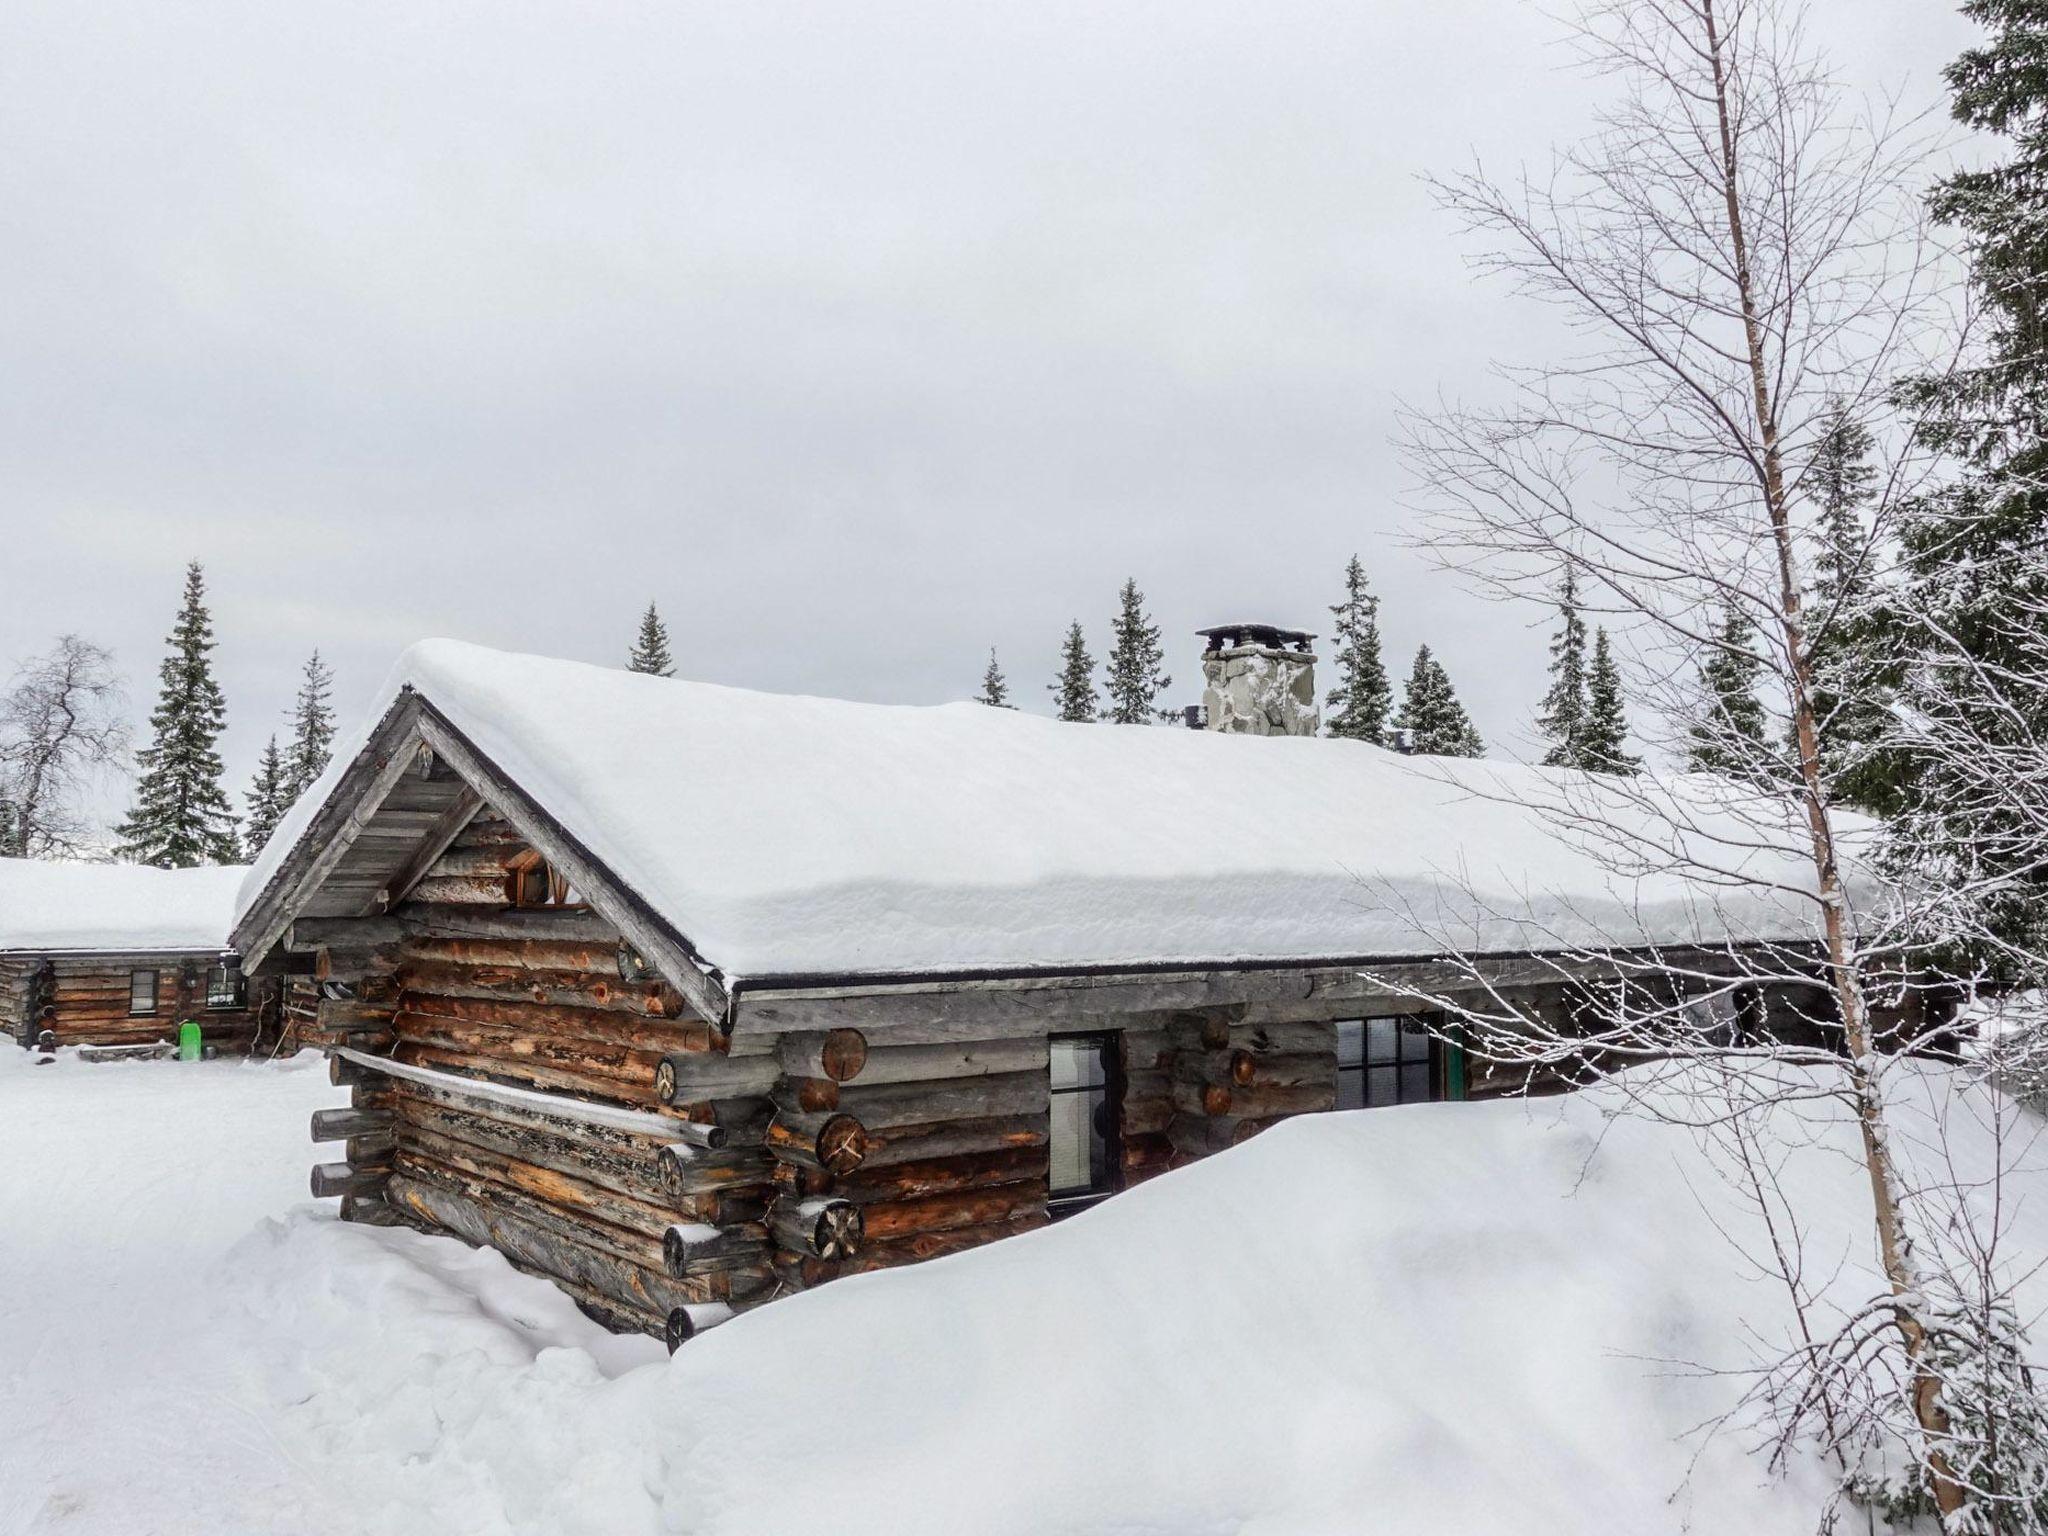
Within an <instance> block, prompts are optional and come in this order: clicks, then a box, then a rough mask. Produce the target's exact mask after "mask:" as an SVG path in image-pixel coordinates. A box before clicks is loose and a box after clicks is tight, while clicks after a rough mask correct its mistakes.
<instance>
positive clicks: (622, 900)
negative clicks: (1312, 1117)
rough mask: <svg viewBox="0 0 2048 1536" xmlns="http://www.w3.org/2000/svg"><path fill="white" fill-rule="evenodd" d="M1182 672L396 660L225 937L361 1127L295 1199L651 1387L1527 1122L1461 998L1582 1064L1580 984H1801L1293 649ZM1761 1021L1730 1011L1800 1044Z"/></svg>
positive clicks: (1702, 895) (1788, 1008)
mask: <svg viewBox="0 0 2048 1536" xmlns="http://www.w3.org/2000/svg"><path fill="white" fill-rule="evenodd" d="M1209 639H1210V642H1211V643H1210V647H1209V652H1208V654H1207V655H1206V656H1205V658H1204V663H1205V676H1206V680H1207V682H1208V684H1209V692H1210V694H1211V695H1213V697H1212V698H1210V700H1209V701H1208V702H1209V710H1208V715H1209V718H1210V719H1211V721H1212V722H1214V724H1215V726H1216V728H1215V729H1210V730H1192V731H1190V730H1174V729H1147V728H1143V727H1135V726H1110V725H1092V724H1091V725H1071V724H1063V723H1059V722H1056V721H1051V720H1047V719H1043V718H1037V717H1033V716H1029V715H1024V714H1021V713H1017V712H1015V711H1010V710H1003V709H992V708H988V707H986V706H983V705H979V704H959V705H945V706H940V707H937V708H908V707H894V706H881V705H871V704H855V703H846V702H841V701H836V700H827V699H816V698H798V697H784V696H776V695H767V694H759V693H751V692H746V691H742V690H737V689H730V688H718V687H711V686H706V685H702V684H696V683H689V682H682V681H676V680H671V679H666V678H659V677H648V676H642V675H638V674H634V673H629V672H623V671H615V670H611V669H607V668H600V667H593V666H587V665H582V664H579V663H574V662H564V661H553V660H546V659H542V658H537V657H528V656H513V655H506V654H502V653H498V652H493V651H488V650H484V649H481V648H479V647H475V646H468V645H461V644H456V643H453V642H447V641H431V642H427V643H425V644H422V645H419V646H416V647H414V648H413V649H412V650H411V651H409V652H408V653H407V654H406V656H405V657H404V658H403V659H402V660H401V662H400V664H399V667H398V669H397V672H396V673H395V675H394V677H393V679H392V681H391V683H390V685H389V687H388V689H387V692H386V694H385V698H384V702H383V704H382V705H381V706H380V710H379V713H378V714H377V716H376V717H375V718H374V719H373V720H372V721H371V722H370V723H369V724H368V725H367V727H366V728H365V729H363V730H362V731H361V732H359V733H358V735H357V737H356V739H355V742H354V744H353V745H352V746H349V747H347V748H345V749H344V750H343V751H341V752H340V753H338V754H337V756H336V758H335V761H334V764H333V766H332V767H331V768H330V769H329V771H328V773H327V775H326V776H325V777H324V778H323V779H322V781H321V782H320V783H319V784H318V785H316V786H315V787H314V788H313V789H312V790H311V791H309V792H308V793H307V794H306V795H305V796H304V797H303V798H302V799H301V800H300V802H299V804H298V805H297V806H296V807H295V808H294V810H293V812H292V813H291V815H290V817H289V818H288V819H287V821H286V822H285V824H284V825H283V826H282V827H281V828H280V829H279V831H278V833H277V835H276V836H275V837H273V839H272V840H271V843H270V846H269V847H268V848H267V849H266V850H265V851H264V854H263V857H262V859H261V860H260V861H259V863H258V864H257V866H256V867H255V869H254V870H253V871H252V872H251V873H250V875H249V876H248V878H247V880H246V882H245V884H244V887H243V892H242V896H241V899H240V901H239V904H238V913H237V917H236V920H235V924H234V929H233V940H234V944H235V946H236V947H237V948H238V949H239V950H240V952H241V953H242V954H243V955H244V956H245V957H246V958H247V962H248V964H249V966H250V968H251V970H252V972H253V973H255V974H258V975H269V974H280V975H282V974H290V975H291V976H292V977H293V980H292V983H291V984H292V987H293V995H292V1000H291V1009H290V1013H291V1018H292V1028H293V1029H294V1031H295V1032H296V1034H297V1036H298V1038H300V1039H301V1040H304V1041H307V1042H310V1043H315V1044H321V1045H324V1046H326V1047H327V1048H328V1049H329V1051H330V1054H331V1058H332V1063H333V1072H334V1075H335V1079H336V1081H337V1082H338V1083H343V1084H347V1085H350V1086H351V1088H352V1093H353V1103H352V1106H351V1107H349V1108H347V1109H342V1110H334V1111H327V1112H323V1113H322V1114H320V1115H318V1116H316V1117H315V1121H314V1126H313V1133H314V1137H315V1140H316V1141H320V1142H326V1143H336V1144H339V1147H340V1155H339V1156H338V1157H336V1158H334V1160H332V1161H330V1162H327V1163H323V1164H321V1165H319V1166H318V1167H316V1168H315V1170H314V1173H313V1188H314V1192H315V1194H316V1195H323V1196H338V1197H340V1199H341V1202H342V1214H343V1216H344V1217H345V1218H349V1219H354V1220H361V1221H369V1222H400V1221H402V1222H406V1223H410V1224H413V1225H416V1226H419V1227H421V1228H424V1229H426V1230H430V1231H442V1232H448V1233H453V1234H455V1235H457V1236H459V1237H462V1238H464V1239H467V1240H468V1241H470V1242H472V1243H477V1244H488V1245H490V1246H493V1247H495V1248H497V1249H499V1250H500V1251H501V1252H503V1253H504V1254H505V1255H506V1256H507V1257H508V1258H509V1259H510V1260H511V1261H512V1262H513V1263H514V1264H515V1265H517V1266H519V1267H521V1268H523V1269H526V1270H528V1271H531V1272H532V1273H535V1274H538V1275H542V1276H545V1277H547V1278H549V1279H551V1280H553V1281H554V1282H555V1283H556V1284H557V1285H559V1286H560V1287H561V1288H562V1289H564V1290H565V1291H567V1292H568V1293H569V1294H570V1295H571V1296H573V1297H575V1298H576V1299H577V1300H578V1301H579V1303H581V1304H582V1305H583V1306H584V1307H585V1309H586V1310H587V1311H589V1312H591V1313H592V1314H593V1315H595V1316H598V1317H599V1318H601V1319H602V1320H604V1321H606V1322H608V1323H610V1324H612V1325H613V1326H616V1327H621V1328H639V1329H645V1330H648V1331H651V1332H657V1333H661V1332H665V1333H666V1334H667V1336H668V1338H669V1339H670V1341H671V1343H674V1342H677V1341H679V1340H680V1339H682V1338H684V1337H687V1336H688V1335H689V1334H690V1333H691V1332H692V1331H694V1330H695V1329H697V1328H700V1327H702V1326H705V1325H706V1324H708V1323H711V1322H715V1321H718V1320H720V1319H722V1318H724V1317H726V1316H729V1315H730V1314H731V1312H732V1310H733V1309H736V1308H745V1307H750V1306H754V1305H758V1304H760V1303H761V1302H764V1301H766V1300H769V1299H771V1298H773V1297H775V1296H778V1295H782V1294H786V1293H788V1292H790V1291H793V1290H800V1289H803V1288H805V1287H809V1286H814V1285H818V1284H821V1283H824V1282H826V1281H829V1280H830V1279H832V1278H833V1277H834V1276H838V1275H844V1274H848V1273H854V1272H858V1271H862V1270H869V1269H875V1268H880V1267H885V1266H889V1265H897V1264H905V1263H910V1262H914V1261H917V1260H921V1259H925V1258H930V1257H932V1256H934V1255H938V1254H944V1253H949V1252H953V1251H956V1250H959V1249H963V1248H968V1247H972V1246H974V1245H976V1244H980V1243H986V1242H990V1241H994V1240H996V1239H999V1238H1003V1237H1006V1236H1009V1235H1011V1234H1014V1233H1018V1232H1023V1231H1027V1230H1029V1229H1031V1228H1033V1227H1037V1226H1041V1225H1043V1224H1045V1223H1046V1222H1047V1221H1049V1220H1052V1219H1055V1218H1057V1217H1059V1216H1061V1215H1063V1214H1064V1213H1067V1212H1070V1211H1074V1210H1077V1209H1080V1208H1082V1207H1084V1206H1087V1205H1089V1204H1091V1203H1093V1202H1096V1201H1099V1200H1102V1199H1104V1198H1107V1197H1110V1196H1113V1195H1114V1194H1115V1193H1116V1192H1117V1191H1118V1190H1121V1189H1123V1188H1125V1187H1127V1186H1129V1185H1130V1184H1133V1183H1135V1182H1137V1181H1139V1180H1141V1179H1146V1178H1150V1177H1152V1176H1153V1175H1155V1174H1158V1173H1160V1172H1162V1171H1163V1170H1166V1169H1168V1168H1171V1167H1174V1166H1176V1165H1178V1164H1180V1163H1184V1162H1187V1161H1189V1160H1192V1159H1196V1158H1200V1157H1204V1156H1207V1155H1209V1154H1212V1153H1215V1152H1218V1151H1221V1150H1224V1149H1226V1148H1229V1147H1231V1146H1234V1145H1236V1144H1238V1143H1240V1142H1242V1141H1244V1140H1245V1139H1246V1138H1247V1137H1249V1136H1252V1135H1254V1134H1256V1133H1258V1132H1259V1131H1260V1130H1262V1129H1263V1128H1265V1127H1267V1126H1270V1125H1272V1124H1274V1123H1275V1122H1276V1121H1278V1120H1280V1119H1283V1118H1285V1117H1287V1116H1290V1115H1297V1114H1305V1113H1313V1112H1316V1111H1322V1110H1331V1109H1338V1108H1361V1107H1371V1106H1391V1105H1400V1104H1409V1103H1415V1102H1421V1101H1430V1100H1443V1099H1461V1098H1467V1097H1481V1096H1488V1095H1496V1094H1502V1093H1511V1092H1521V1091H1526V1090H1527V1089H1528V1088H1529V1087H1530V1084H1529V1083H1528V1082H1527V1081H1526V1080H1525V1079H1522V1078H1517V1077H1510V1076H1508V1075H1506V1074H1504V1073H1500V1072H1496V1071H1490V1070H1486V1069H1484V1068H1483V1067H1482V1066H1481V1065H1480V1064H1478V1063H1476V1062H1471V1061H1467V1060H1466V1059H1465V1058H1464V1055H1463V1053H1462V1052H1461V1051H1460V1050H1459V1049H1458V1047H1457V1046H1456V1044H1455V1039H1454V1037H1451V1036H1450V1032H1449V1031H1446V1030H1443V1029H1439V1028H1433V1027H1432V1026H1433V1024H1435V1023H1436V1022H1437V1021H1436V1020H1434V1019H1433V1018H1432V1016H1431V1014H1430V1010H1431V1009H1432V1008H1434V1007H1437V1006H1440V1001H1441V999H1442V998H1443V996H1444V995H1445V989H1447V988H1449V989H1455V988H1458V987H1460V986H1485V987H1488V988H1492V989H1494V990H1495V991H1496V992H1497V994H1498V995H1500V996H1504V997H1514V998H1517V999H1520V1000H1522V1001H1524V1002H1526V1004H1527V1005H1528V1006H1529V1007H1531V1008H1534V1009H1538V1010H1542V1011H1544V1012H1545V1013H1546V1014H1548V1015H1552V1016H1554V1017H1556V1018H1557V1019H1558V1020H1560V1021H1568V1020H1569V1019H1571V1018H1572V1017H1574V1016H1575V1015H1574V1014H1573V1010H1574V1009H1576V1008H1580V1007H1582V1006H1583V1005H1584V1002H1585V998H1586V996H1587V995H1588V994H1587V990H1586V989H1587V988H1588V987H1597V986H1598V985H1600V984H1601V983H1603V982H1604V981H1611V980H1612V978H1613V974H1614V972H1613V966H1614V960H1613V958H1612V954H1613V948H1612V947H1613V946H1619V948H1620V949H1621V950H1623V951H1626V952H1628V953H1630V954H1632V955H1633V956H1634V957H1636V958H1635V959H1634V960H1633V962H1632V965H1631V975H1632V977H1633V981H1632V984H1634V985H1642V984H1644V983H1643V976H1644V973H1645V969H1646V967H1647V966H1649V965H1652V964H1656V963H1660V961H1659V959H1658V958H1657V957H1661V959H1662V961H1668V962H1669V963H1671V964H1672V965H1674V966H1682V967H1683V969H1684V971H1685V972H1686V974H1688V975H1689V976H1691V977H1692V978H1694V979H1695V980H1696V979H1697V978H1698V977H1700V976H1712V975H1714V974H1715V973H1716V968H1717V966H1719V967H1723V968H1724V969H1723V971H1722V973H1723V974H1733V973H1734V972H1733V970H1732V957H1733V956H1734V955H1735V954H1736V953H1737V952H1738V951H1739V950H1740V949H1741V948H1742V947H1743V946H1747V945H1754V944H1771V945H1774V946H1778V947H1779V949H1780V952H1783V951H1784V949H1785V948H1786V947H1788V946H1790V947H1796V946H1798V945H1800V944H1801V943H1803V942H1805V940H1806V939H1807V938H1809V937H1810V935H1809V934H1808V933H1807V931H1806V928H1805V926H1804V925H1806V924H1809V923H1811V922H1812V921H1813V916H1812V914H1811V913H1810V912H1809V911H1807V910H1806V909H1805V908H1804V907H1803V906H1802V905H1801V903H1800V902H1799V901H1797V900H1796V899H1794V898H1792V897H1790V896H1786V895H1783V894H1779V893H1773V894H1772V895H1770V896H1769V897H1768V898H1765V897H1762V896H1747V895H1744V894H1743V893H1740V892H1737V893H1732V894H1731V893H1729V892H1726V891H1706V892H1703V891H1702V890H1700V889H1698V888H1695V887H1692V886H1689V885H1687V884H1686V883H1684V882H1683V881H1680V880H1678V879H1677V878H1676V877H1670V878H1665V879H1661V880H1660V879H1658V878H1654V877H1652V878H1646V879H1643V880H1639V881H1636V882H1634V883H1632V884H1631V885H1630V886H1628V887H1627V888H1626V889H1623V888H1620V887H1619V886H1618V885H1617V882H1616V879H1615V877H1614V875H1613V873H1612V872H1611V871H1610V870H1609V869H1608V868H1607V867H1606V866H1605V865H1603V864H1602V863H1601V862H1600V861H1599V860H1598V859H1597V858H1595V857H1594V856H1593V855H1592V854H1591V853H1589V852H1588V851H1586V850H1584V849H1581V848H1577V847H1574V846H1572V844H1571V843H1570V841H1569V840H1568V839H1566V838H1565V837H1563V836H1562V835H1561V833H1560V832H1559V830H1558V828H1557V826H1556V824H1555V822H1554V821H1553V820H1551V819H1549V818H1547V817H1546V816H1545V815H1544V814H1542V812H1541V810H1540V809H1539V808H1538V807H1539V805H1540V803H1541V802H1542V801H1544V800H1545V799H1546V798H1551V799H1554V798H1555V797H1556V796H1557V794H1558V793H1559V792H1560V789H1561V788H1562V789H1563V790H1567V791H1569V792H1570V793H1572V794H1574V795H1584V794H1588V793H1599V792H1600V791H1599V789H1598V786H1597V785H1592V784H1591V783H1590V782H1589V780H1588V779H1587V776H1584V775H1561V774H1558V773H1555V772H1551V771H1548V770H1542V769H1534V768H1524V767H1517V766H1513V765H1504V764H1496V763H1486V762H1472V761H1466V760H1433V759H1419V758H1413V757H1404V756H1401V755H1398V754H1396V753H1392V752H1388V751H1384V750H1382V749H1380V748H1377V747H1373V746H1370V745H1367V744H1364V743H1360V742H1355V741H1344V740H1331V739H1326V738H1319V737H1315V736H1313V735H1312V734H1311V733H1312V732H1313V731H1314V729H1315V712H1314V708H1313V701H1314V698H1315V693H1314V687H1313V682H1312V674H1311V673H1310V671H1309V669H1310V667H1311V665H1312V663H1313V660H1314V658H1313V656H1312V655H1310V654H1309V653H1308V650H1307V639H1308V637H1306V636H1303V635H1299V634H1297V633H1295V632H1292V631H1285V632H1283V631H1274V632H1271V633H1267V632H1264V631H1262V630H1260V629H1258V628H1257V627H1256V626H1237V627H1232V628H1226V629H1222V630H1218V631H1216V632H1214V633H1212V634H1211V635H1210V636H1209ZM1795 878H1796V870H1792V871H1788V872H1786V873H1785V881H1786V885H1785V889H1786V890H1791V889H1792V888H1793V881H1794V880H1795ZM1453 939H1455V941H1456V943H1457V947H1458V950H1459V952H1460V953H1461V954H1464V955H1468V956H1475V955H1476V956H1484V957H1487V958H1485V959H1484V960H1483V961H1482V962H1481V974H1480V975H1479V976H1478V977H1476V978H1475V977H1472V976H1468V975H1464V974H1463V973H1462V972H1461V971H1460V970H1459V969H1458V968H1455V967H1447V966H1446V965H1444V963H1443V962H1442V960H1441V958H1440V957H1441V956H1442V955H1443V954H1444V953H1445V951H1446V948H1447V945H1448V944H1449V943H1450V942H1451V941H1452V940H1453ZM1595 945H1597V946H1599V947H1600V948H1601V949H1602V950H1603V951H1606V952H1607V953H1608V954H1609V958H1608V959H1607V960H1605V961H1600V960H1596V959H1594V958H1590V957H1589V956H1590V952H1591V950H1592V948H1593V947H1594V946H1595ZM1603 967H1604V968H1603ZM1782 991H1783V994H1784V995H1772V996H1769V997H1762V996H1759V997H1755V998H1752V999H1747V1000H1746V1001H1745V1005H1744V1006H1745V1007H1746V1008H1750V1007H1753V1011H1754V1013H1755V1017H1756V1018H1757V1020H1759V1021H1770V1020H1778V1019H1783V1020H1787V1021H1797V1022H1801V1023H1802V1024H1803V1025H1804V1027H1809V1028H1823V1029H1824V1028H1825V1023H1824V1013H1825V1009H1826V1006H1827V1004H1826V999H1825V993H1824V990H1823V989H1820V988H1818V987H1806V986H1804V985H1800V986H1787V987H1786V988H1784V989H1782ZM1815 1021H1819V1022H1815ZM1538 1086H1542V1085H1538Z"/></svg>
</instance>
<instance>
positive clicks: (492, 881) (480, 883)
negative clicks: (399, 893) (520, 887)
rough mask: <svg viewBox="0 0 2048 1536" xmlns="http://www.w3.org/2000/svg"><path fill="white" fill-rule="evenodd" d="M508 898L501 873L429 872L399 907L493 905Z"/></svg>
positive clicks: (502, 903)
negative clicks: (435, 873) (439, 873)
mask: <svg viewBox="0 0 2048 1536" xmlns="http://www.w3.org/2000/svg"><path fill="white" fill-rule="evenodd" d="M509 900H510V892H509V890H508V888H507V885H506V880H505V877H504V876H503V875H428V876H427V877H426V878H425V879H423V880H421V881H420V882H419V884H417V885H415V886H414V887H413V888H412V890H411V892H410V893H409V894H408V895H407V896H406V899H405V902H404V906H403V908H401V910H405V909H410V908H412V907H415V906H437V907H438V906H454V907H462V906H468V907H493V908H495V907H503V906H505V905H507V903H508V901H509Z"/></svg>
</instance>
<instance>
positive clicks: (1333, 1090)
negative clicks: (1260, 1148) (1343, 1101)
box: [1173, 1073, 1337, 1120]
mask: <svg viewBox="0 0 2048 1536" xmlns="http://www.w3.org/2000/svg"><path fill="white" fill-rule="evenodd" d="M1173 1104H1174V1108H1175V1109H1177V1110H1179V1111H1180V1112H1181V1113H1182V1114H1190V1115H1192V1114H1203V1115H1228V1116H1230V1117H1231V1118H1233V1119H1238V1120H1270V1119H1275V1118H1278V1117H1279V1116H1282V1115H1307V1114H1314V1113H1316V1112H1318V1111H1321V1110H1326V1109H1335V1108H1336V1107H1337V1082H1336V1076H1335V1074H1334V1073H1333V1074H1332V1075H1331V1077H1330V1080H1329V1081H1328V1082H1324V1083H1302V1084H1296V1085H1291V1086H1281V1085H1268V1084H1263V1083H1254V1084H1253V1085H1252V1086H1251V1087H1249V1088H1218V1087H1214V1086H1201V1085H1197V1084H1193V1083H1179V1082H1177V1083H1175V1084H1174V1085H1173Z"/></svg>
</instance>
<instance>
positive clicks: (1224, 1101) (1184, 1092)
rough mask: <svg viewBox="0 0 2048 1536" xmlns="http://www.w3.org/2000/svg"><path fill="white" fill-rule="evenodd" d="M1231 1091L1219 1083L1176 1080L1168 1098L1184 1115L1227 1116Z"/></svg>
mask: <svg viewBox="0 0 2048 1536" xmlns="http://www.w3.org/2000/svg"><path fill="white" fill-rule="evenodd" d="M1231 1091H1232V1090H1230V1089H1229V1088H1226V1087H1224V1086H1222V1085H1221V1084H1219V1083H1190V1082H1185V1081H1183V1080H1182V1079H1180V1078H1175V1079H1174V1081H1173V1086H1172V1088H1171V1089H1170V1090H1169V1093H1168V1097H1169V1098H1170V1099H1171V1101H1172V1103H1173V1107H1174V1109H1175V1110H1177V1111H1178V1112H1179V1113H1181V1114H1183V1115H1212V1116H1214V1115H1227V1114H1229V1113H1230V1103H1231Z"/></svg>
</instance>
